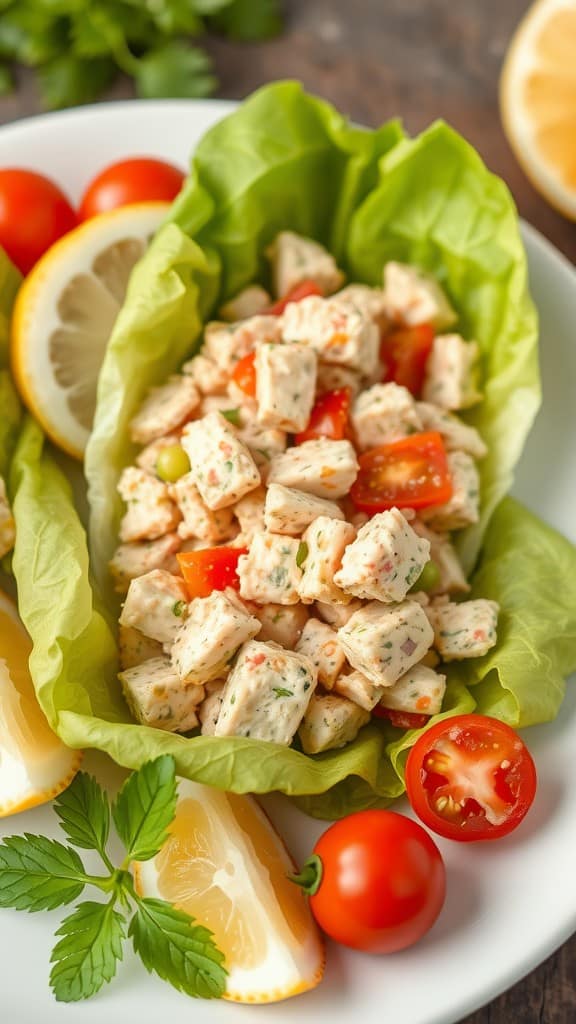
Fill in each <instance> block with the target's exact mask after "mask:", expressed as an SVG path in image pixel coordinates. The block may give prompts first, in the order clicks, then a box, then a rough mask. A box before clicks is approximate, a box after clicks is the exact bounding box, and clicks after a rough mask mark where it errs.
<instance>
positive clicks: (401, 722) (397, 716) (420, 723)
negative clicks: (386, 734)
mask: <svg viewBox="0 0 576 1024" xmlns="http://www.w3.org/2000/svg"><path fill="white" fill-rule="evenodd" d="M372 714H373V715H374V717H375V718H387V719H388V721H389V722H390V725H393V726H395V728H396V729H422V728H423V727H424V726H425V725H426V723H427V722H429V721H430V716H429V715H418V714H416V712H413V711H396V710H395V709H394V708H384V707H382V705H381V704H377V705H376V707H375V708H374V709H373V710H372Z"/></svg>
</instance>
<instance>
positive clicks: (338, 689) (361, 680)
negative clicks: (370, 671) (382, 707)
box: [334, 669, 396, 711]
mask: <svg viewBox="0 0 576 1024" xmlns="http://www.w3.org/2000/svg"><path fill="white" fill-rule="evenodd" d="M394 685H396V684H394ZM386 689H387V688H386V687H384V686H376V684H375V683H373V682H372V680H371V679H368V678H367V677H366V676H364V675H362V673H361V672H357V671H356V669H354V671H353V672H349V673H348V675H341V676H338V679H337V680H336V682H335V684H334V693H337V694H338V695H339V696H340V697H347V698H348V700H352V701H354V703H355V704H358V707H361V708H364V710H365V711H372V708H375V707H376V705H377V703H378V701H379V700H380V698H381V696H382V694H383V693H386ZM388 689H393V687H388Z"/></svg>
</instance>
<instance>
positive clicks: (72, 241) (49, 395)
mask: <svg viewBox="0 0 576 1024" xmlns="http://www.w3.org/2000/svg"><path fill="white" fill-rule="evenodd" d="M168 209H169V204H168V203H164V202H149V203H137V204H134V205H133V206H124V207H120V208H119V209H117V210H113V211H111V212H110V213H104V214H102V215H101V216H99V217H94V218H92V219H91V220H89V221H87V222H86V223H85V224H81V225H80V227H78V228H75V229H74V231H71V232H69V234H67V235H64V237H63V238H61V239H60V240H59V241H58V242H56V244H55V245H53V246H52V247H51V248H50V249H49V250H48V252H47V253H45V255H44V256H43V257H42V259H41V260H40V261H39V262H38V263H37V264H36V266H35V267H34V268H33V269H32V271H31V272H30V274H29V275H28V277H27V278H26V279H25V280H24V283H23V285H22V287H21V288H20V291H19V293H18V296H17V299H16V303H15V307H14V315H13V318H12V331H11V354H12V368H13V371H14V377H15V379H16V383H17V385H18V388H19V390H20V392H21V395H22V397H23V399H24V401H25V403H26V405H27V406H28V408H29V409H30V410H31V412H32V413H33V414H34V415H35V417H36V419H37V420H38V421H39V422H40V423H41V425H42V426H43V428H44V430H45V431H46V433H47V434H48V436H49V437H50V438H51V440H52V441H54V443H55V444H57V445H58V446H59V447H60V448H63V449H64V451H66V452H68V454H70V455H73V456H75V457H76V458H79V459H81V458H82V456H83V454H84V449H85V447H86V442H87V441H88V436H89V433H90V429H91V427H92V420H93V418H94V409H95V405H96V387H97V381H98V373H99V370H100V366H101V365H102V360H103V358H104V352H105V350H106V345H107V343H108V339H109V338H110V334H111V332H112V328H113V326H114V323H115V321H116V317H117V316H118V313H119V311H120V307H121V305H122V302H123V300H124V296H125V294H126V288H127V286H128V279H129V277H130V273H131V271H132V268H133V267H134V265H135V263H137V261H138V260H139V259H140V257H141V256H142V255H143V254H144V252H145V250H146V247H147V245H148V242H149V241H150V239H151V238H152V236H153V235H154V233H155V232H156V230H157V229H158V228H159V226H160V224H161V223H162V221H163V220H164V218H165V216H166V213H167V211H168Z"/></svg>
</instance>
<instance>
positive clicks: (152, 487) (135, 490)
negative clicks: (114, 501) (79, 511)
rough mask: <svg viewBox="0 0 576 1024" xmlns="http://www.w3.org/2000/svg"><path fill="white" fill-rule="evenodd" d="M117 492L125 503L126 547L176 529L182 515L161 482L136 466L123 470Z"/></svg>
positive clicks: (122, 533)
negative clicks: (134, 542) (131, 543)
mask: <svg viewBox="0 0 576 1024" xmlns="http://www.w3.org/2000/svg"><path fill="white" fill-rule="evenodd" d="M118 493H119V494H120V497H121V498H122V500H123V501H125V502H126V512H125V513H124V516H123V518H122V522H121V524H120V540H121V541H122V542H123V543H125V544H127V543H130V541H137V540H156V539H157V538H158V537H163V536H164V534H166V533H171V531H172V530H175V529H176V527H177V526H178V523H179V522H180V518H181V517H180V512H179V510H178V508H177V506H176V505H175V504H174V502H173V501H172V499H171V497H170V494H169V493H168V488H167V486H166V484H165V483H163V482H162V481H161V480H157V479H156V477H154V476H151V475H150V473H146V472H145V471H144V470H143V469H137V467H136V466H129V467H128V468H127V469H125V470H124V472H123V473H122V476H121V477H120V480H119V482H118Z"/></svg>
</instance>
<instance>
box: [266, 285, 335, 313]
mask: <svg viewBox="0 0 576 1024" xmlns="http://www.w3.org/2000/svg"><path fill="white" fill-rule="evenodd" d="M309 295H322V289H321V288H319V287H318V285H317V284H316V282H315V281H300V284H295V285H294V287H293V288H291V289H290V291H289V292H288V293H287V294H286V295H285V296H284V298H282V299H278V302H275V303H274V305H272V306H270V308H269V309H267V310H266V312H267V313H268V315H269V316H281V315H282V313H283V312H284V310H285V309H286V306H287V305H288V303H289V302H301V301H302V299H307V298H308V296H309Z"/></svg>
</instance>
